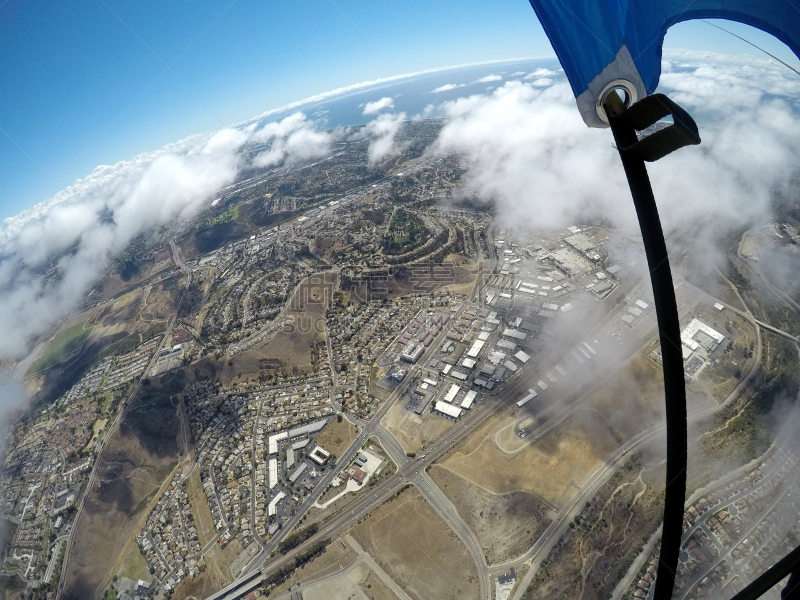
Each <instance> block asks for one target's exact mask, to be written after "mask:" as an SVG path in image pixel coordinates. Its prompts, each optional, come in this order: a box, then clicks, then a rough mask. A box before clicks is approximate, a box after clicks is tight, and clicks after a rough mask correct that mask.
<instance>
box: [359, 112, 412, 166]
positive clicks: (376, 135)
mask: <svg viewBox="0 0 800 600" xmlns="http://www.w3.org/2000/svg"><path fill="white" fill-rule="evenodd" d="M405 120H406V113H399V114H396V115H395V114H389V113H384V114H382V115H380V116H379V117H378V118H377V119H375V120H374V121H370V122H369V123H367V126H366V127H365V130H366V134H367V135H368V136H369V137H371V138H372V140H371V141H370V144H369V149H368V150H367V157H368V160H369V164H370V166H372V165H374V164H375V163H377V162H378V161H379V160H380V159H382V158H383V157H384V156H386V155H387V154H389V153H390V152H391V151H392V150H393V149H394V140H395V137H396V136H397V132H398V131H399V130H400V126H401V125H402V124H403V121H405Z"/></svg>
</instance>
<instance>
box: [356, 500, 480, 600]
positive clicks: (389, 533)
mask: <svg viewBox="0 0 800 600" xmlns="http://www.w3.org/2000/svg"><path fill="white" fill-rule="evenodd" d="M352 535H353V537H355V538H356V539H357V540H358V542H359V544H361V546H362V547H363V548H364V549H365V550H366V551H367V552H369V553H370V555H371V556H372V557H373V559H374V560H375V562H376V563H378V565H380V567H381V568H382V569H383V570H384V571H386V573H387V574H388V575H389V576H390V577H391V578H392V579H393V580H394V581H395V582H397V584H398V585H399V586H400V587H401V588H403V589H404V590H405V591H406V593H408V595H409V596H411V597H412V598H415V599H416V600H428V599H429V598H436V599H438V600H468V599H471V598H477V597H478V595H479V585H478V572H477V570H476V568H475V565H474V564H473V561H472V558H471V557H470V555H469V552H468V551H467V549H466V548H465V547H464V545H463V544H462V543H461V541H460V540H459V539H458V537H456V535H455V534H454V533H453V532H452V530H451V529H450V528H449V527H448V526H447V524H446V523H445V522H444V521H442V519H441V518H440V517H439V516H438V515H437V514H436V512H434V510H433V509H432V508H431V507H430V506H429V505H428V503H427V502H426V501H425V499H424V498H423V497H422V495H421V494H420V493H419V492H417V491H416V489H414V488H406V489H405V490H404V491H402V492H401V493H400V495H399V496H398V497H396V498H394V499H393V500H391V501H389V502H387V503H386V504H384V505H383V506H382V507H381V508H380V509H378V510H377V511H376V512H375V513H373V514H372V515H371V516H370V517H369V518H367V519H366V520H365V521H364V522H363V523H361V524H360V525H358V526H357V527H356V528H355V529H354V530H353V532H352Z"/></svg>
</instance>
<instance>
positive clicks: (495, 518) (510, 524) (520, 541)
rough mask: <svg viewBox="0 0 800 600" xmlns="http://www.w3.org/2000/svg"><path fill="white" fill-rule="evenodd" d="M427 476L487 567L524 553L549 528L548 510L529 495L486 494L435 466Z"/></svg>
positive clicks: (444, 469) (518, 493) (515, 493)
mask: <svg viewBox="0 0 800 600" xmlns="http://www.w3.org/2000/svg"><path fill="white" fill-rule="evenodd" d="M428 474H429V475H430V476H431V478H432V479H433V480H434V481H435V482H436V485H438V486H439V487H440V488H441V489H442V491H443V492H444V493H445V494H446V495H447V497H448V498H449V499H450V501H451V502H452V503H453V504H454V505H455V507H456V510H458V514H459V515H461V518H462V519H464V521H465V522H466V524H467V525H469V527H470V529H472V531H473V532H474V533H475V535H476V536H477V538H478V541H479V542H480V544H481V548H482V549H483V554H484V556H485V557H486V560H487V562H488V563H489V564H494V563H498V562H502V561H505V560H509V559H511V558H514V557H515V556H519V555H520V554H522V553H523V552H525V551H527V550H528V549H529V548H530V547H531V546H532V545H533V542H534V541H535V540H536V539H537V538H538V537H539V535H540V534H541V532H542V531H544V530H545V529H546V528H547V526H548V525H549V524H550V521H551V519H550V518H549V517H548V516H547V515H548V513H550V511H549V508H548V507H547V505H545V504H544V503H543V502H542V501H541V500H539V499H538V498H537V497H536V496H534V495H532V494H529V493H527V492H510V493H508V494H490V493H489V492H487V491H486V490H484V489H483V488H480V487H478V486H476V485H472V484H471V483H470V482H468V481H467V480H466V479H464V478H463V477H460V476H459V475H456V474H455V473H453V472H451V471H448V470H447V469H446V468H444V467H442V466H439V465H433V467H431V469H430V471H429V472H428Z"/></svg>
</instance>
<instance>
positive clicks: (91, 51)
mask: <svg viewBox="0 0 800 600" xmlns="http://www.w3.org/2000/svg"><path fill="white" fill-rule="evenodd" d="M725 26H726V27H728V28H730V29H731V30H733V31H735V32H736V33H738V34H739V35H742V36H743V37H745V38H747V39H749V40H751V41H753V42H754V43H757V44H759V45H762V46H764V47H765V48H766V49H767V50H768V51H770V52H772V53H774V54H777V55H778V56H780V57H781V58H782V59H784V60H787V61H790V62H792V63H793V64H798V61H797V59H796V58H794V56H793V55H792V54H791V53H790V52H789V50H788V49H786V48H785V47H784V46H783V45H782V44H780V43H779V42H777V41H776V40H773V39H772V38H770V37H769V36H767V35H766V34H763V33H761V32H758V31H755V30H753V29H750V28H748V27H744V26H741V25H738V24H725ZM665 45H666V46H668V47H680V48H689V49H701V50H716V51H721V52H728V53H732V54H742V53H745V54H757V51H756V50H755V49H753V48H751V47H749V46H747V45H746V44H744V43H743V42H741V41H739V40H737V39H735V38H733V37H731V36H729V35H727V34H725V33H723V32H721V31H719V30H717V29H714V28H712V27H710V26H709V25H706V24H704V23H687V24H681V25H679V26H677V27H676V28H674V29H673V30H671V32H670V33H669V34H668V37H667V41H666V44H665ZM0 56H3V60H2V61H0V81H2V82H3V83H2V86H0V129H1V130H2V132H0V217H8V216H11V215H14V214H16V213H18V212H19V211H21V210H22V209H24V208H26V207H28V206H30V205H32V204H34V203H36V202H37V201H41V200H43V199H45V198H47V197H50V196H52V195H53V194H54V193H55V192H56V191H58V190H59V189H63V188H64V187H66V186H67V185H69V184H71V183H72V182H73V181H74V180H75V179H77V178H79V177H82V176H84V175H86V174H87V173H89V172H90V171H91V170H92V169H93V168H94V167H95V166H96V165H99V164H113V163H115V162H117V161H120V160H125V159H127V158H131V157H133V156H134V155H136V154H139V153H141V152H143V151H147V150H152V149H155V148H158V147H160V146H163V145H164V144H166V143H168V142H171V141H175V140H177V139H180V138H182V137H185V136H187V135H191V134H193V133H198V132H201V131H208V130H214V129H218V128H219V127H221V126H222V125H223V124H229V123H232V122H237V121H240V120H243V119H246V118H248V117H252V116H255V115H257V114H259V113H261V112H263V111H265V110H268V109H270V108H276V107H279V106H282V105H284V104H286V103H289V102H292V101H295V100H298V99H301V98H304V97H307V96H311V95H313V94H317V93H320V92H324V91H327V90H330V89H333V88H337V87H340V86H344V85H348V84H353V83H357V82H360V81H365V80H372V79H377V78H381V77H387V76H390V75H395V74H399V73H405V72H413V71H419V70H424V69H431V68H437V67H445V66H449V65H455V64H464V63H472V62H478V61H485V60H498V59H507V58H516V57H545V56H554V54H553V52H552V49H551V48H550V44H549V42H548V40H547V38H546V37H545V35H544V33H543V31H542V29H541V27H540V25H539V23H538V21H537V19H536V17H535V15H534V13H533V10H532V9H531V8H530V5H529V4H528V3H527V2H526V1H525V0H492V1H491V2H486V1H485V0H483V1H478V0H437V1H436V2H430V1H425V2H422V1H417V0H408V1H405V2H400V3H397V2H394V3H389V2H380V1H372V2H367V1H365V0H336V2H335V3H334V2H331V1H327V2H326V1H322V0H320V1H316V2H311V1H306V0H292V1H291V2H282V1H280V0H278V1H273V2H264V1H261V2H256V1H254V0H222V1H219V0H192V1H191V2H189V1H186V0H173V1H170V2H163V1H155V0H137V1H136V2H122V1H120V0H87V1H86V2H80V3H63V2H55V1H52V0H51V1H50V2H46V1H44V0H6V1H5V2H4V3H3V2H2V0H0Z"/></svg>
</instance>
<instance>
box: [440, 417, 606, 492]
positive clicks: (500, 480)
mask: <svg viewBox="0 0 800 600" xmlns="http://www.w3.org/2000/svg"><path fill="white" fill-rule="evenodd" d="M494 424H495V431H496V430H498V429H500V428H501V427H502V426H504V425H505V424H506V423H503V421H502V420H500V423H498V422H497V420H494ZM498 425H500V427H498ZM488 432H490V433H492V434H493V433H494V431H493V430H492V429H491V428H489V429H488ZM528 439H530V436H529V438H528ZM618 445H619V444H618V442H617V440H615V439H614V436H613V435H612V433H611V430H610V428H609V426H608V425H607V424H606V423H605V421H603V420H602V419H597V418H596V415H591V414H589V413H588V412H587V411H577V412H575V413H573V414H572V415H570V416H569V417H567V418H566V419H565V420H564V421H563V422H562V423H561V424H559V425H558V426H556V427H555V428H554V429H552V430H551V431H549V432H548V433H546V434H544V435H543V436H541V438H540V439H539V440H536V441H535V442H534V441H531V443H530V444H529V445H528V446H526V447H525V448H524V449H522V450H520V451H518V452H516V453H515V454H506V453H505V452H503V451H502V450H500V448H499V447H498V446H497V444H496V443H495V442H494V441H493V439H492V436H491V435H488V436H487V428H486V427H483V428H480V429H479V430H478V431H477V432H476V433H475V434H473V435H471V436H469V437H468V438H467V439H466V443H465V444H464V445H463V446H462V447H461V448H459V449H457V450H456V451H455V452H453V453H452V454H451V455H450V456H449V457H448V458H446V459H445V461H444V462H443V463H442V464H443V466H444V467H446V468H448V469H450V470H451V471H453V472H454V473H457V474H458V475H461V476H462V477H464V478H465V479H467V480H469V481H471V482H472V483H474V484H476V485H479V486H480V487H482V488H484V489H485V490H487V491H488V492H491V493H494V494H503V493H507V492H514V491H523V492H530V493H532V494H536V495H537V496H539V497H540V498H542V499H543V500H545V501H546V502H548V503H550V504H551V505H553V506H555V507H558V506H561V505H562V504H563V503H564V502H565V501H566V500H567V499H568V498H569V497H570V496H572V494H573V493H574V492H575V490H576V489H577V488H578V487H579V486H581V485H582V484H583V482H585V481H586V479H588V477H589V476H590V475H591V474H592V472H594V470H595V469H597V467H598V466H599V465H600V464H601V463H602V461H603V459H604V458H605V457H606V456H608V455H609V454H611V453H612V452H613V451H614V450H615V449H616V448H617V447H618ZM473 448H474V449H473Z"/></svg>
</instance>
